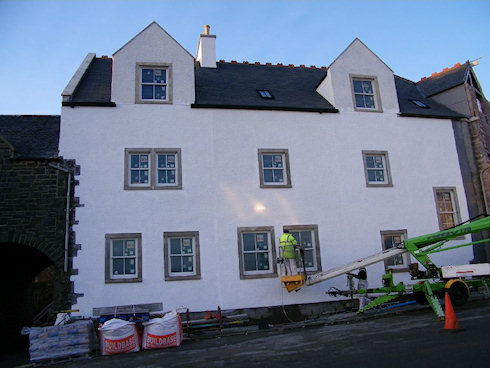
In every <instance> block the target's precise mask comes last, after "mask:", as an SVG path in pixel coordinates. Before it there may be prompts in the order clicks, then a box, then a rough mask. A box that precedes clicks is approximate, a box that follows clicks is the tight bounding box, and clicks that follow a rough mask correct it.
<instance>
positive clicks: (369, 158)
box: [366, 156, 374, 169]
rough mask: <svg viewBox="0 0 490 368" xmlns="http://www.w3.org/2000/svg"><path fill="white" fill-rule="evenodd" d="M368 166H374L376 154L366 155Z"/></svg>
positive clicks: (369, 167) (370, 167)
mask: <svg viewBox="0 0 490 368" xmlns="http://www.w3.org/2000/svg"><path fill="white" fill-rule="evenodd" d="M366 166H367V168H368V169H372V168H374V156H366Z"/></svg>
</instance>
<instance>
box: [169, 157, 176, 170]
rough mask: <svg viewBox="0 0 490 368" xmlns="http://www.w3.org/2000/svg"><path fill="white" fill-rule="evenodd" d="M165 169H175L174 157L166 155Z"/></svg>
mask: <svg viewBox="0 0 490 368" xmlns="http://www.w3.org/2000/svg"><path fill="white" fill-rule="evenodd" d="M167 167H170V168H172V169H173V168H175V155H167Z"/></svg>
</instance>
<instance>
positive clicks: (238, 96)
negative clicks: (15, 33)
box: [63, 57, 466, 119]
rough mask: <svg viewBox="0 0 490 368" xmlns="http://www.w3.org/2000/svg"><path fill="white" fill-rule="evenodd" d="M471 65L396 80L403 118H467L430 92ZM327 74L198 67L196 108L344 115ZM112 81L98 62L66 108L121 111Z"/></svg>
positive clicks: (108, 65) (106, 64)
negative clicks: (327, 93) (327, 89)
mask: <svg viewBox="0 0 490 368" xmlns="http://www.w3.org/2000/svg"><path fill="white" fill-rule="evenodd" d="M465 65H466V64H465ZM465 65H463V66H462V67H461V68H454V69H455V70H454V71H453V70H451V74H450V77H447V76H445V78H434V77H432V78H430V79H427V80H425V81H420V82H418V83H414V82H412V81H409V80H407V79H404V78H402V77H398V76H395V85H396V90H397V94H398V103H399V106H400V114H401V115H403V116H413V117H433V118H444V119H448V118H450V119H451V118H463V117H464V116H463V115H461V114H459V113H457V112H455V111H453V110H450V109H449V108H447V107H445V106H443V105H441V104H439V103H437V102H435V101H433V100H431V99H430V98H428V97H429V93H438V92H437V91H440V90H441V89H442V88H451V87H449V86H451V85H454V84H455V83H463V82H462V78H463V76H462V74H461V73H462V70H463V71H464V70H465V68H464V66H465ZM327 73H328V70H327V69H326V68H315V67H309V68H308V67H295V66H279V65H271V64H265V65H264V64H249V63H237V62H231V63H227V62H222V61H221V62H219V63H217V67H216V68H201V67H200V66H199V63H197V62H196V65H195V86H196V87H195V88H196V91H195V93H196V94H195V97H196V99H195V103H194V104H193V105H192V107H194V108H226V109H254V110H285V111H311V112H338V110H337V109H336V108H335V106H333V105H332V104H331V103H330V102H328V101H327V100H326V99H324V98H323V97H322V96H321V95H320V94H319V93H318V92H316V88H317V87H318V85H319V84H320V82H321V81H322V80H323V79H324V78H325V77H326V75H327ZM445 75H446V74H445ZM111 79H112V59H110V58H106V57H103V58H94V59H93V61H92V63H91V65H90V66H89V67H88V69H87V71H86V73H85V75H84V76H83V77H82V79H81V80H80V83H79V85H78V86H77V88H76V89H75V91H74V93H73V96H72V98H71V101H69V102H63V105H64V106H115V104H114V103H113V102H111ZM442 81H444V82H442ZM258 90H267V91H269V92H270V93H271V94H272V96H273V98H272V99H266V98H262V97H261V96H260V95H259V93H258ZM410 100H419V101H422V102H423V103H425V104H426V105H427V106H428V108H423V107H419V106H417V105H415V104H414V103H413V102H411V101H410Z"/></svg>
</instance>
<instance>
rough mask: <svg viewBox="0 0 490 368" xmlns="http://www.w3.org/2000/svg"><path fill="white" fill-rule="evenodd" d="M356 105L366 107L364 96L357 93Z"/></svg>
mask: <svg viewBox="0 0 490 368" xmlns="http://www.w3.org/2000/svg"><path fill="white" fill-rule="evenodd" d="M356 107H364V96H363V95H356Z"/></svg>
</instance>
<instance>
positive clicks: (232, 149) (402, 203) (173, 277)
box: [60, 23, 472, 316]
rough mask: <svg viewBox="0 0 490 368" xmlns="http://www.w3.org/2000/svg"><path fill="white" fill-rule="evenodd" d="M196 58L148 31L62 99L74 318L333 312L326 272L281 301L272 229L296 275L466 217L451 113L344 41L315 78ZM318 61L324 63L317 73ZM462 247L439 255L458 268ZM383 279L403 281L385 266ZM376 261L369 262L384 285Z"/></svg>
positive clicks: (95, 62) (83, 70)
mask: <svg viewBox="0 0 490 368" xmlns="http://www.w3.org/2000/svg"><path fill="white" fill-rule="evenodd" d="M215 42H216V36H213V35H209V34H208V32H206V34H203V35H201V36H200V38H199V44H198V51H197V56H196V58H194V57H193V56H192V55H191V54H189V52H187V51H186V50H185V49H183V48H182V46H180V45H179V44H178V43H177V42H176V41H175V40H174V39H173V38H172V37H171V36H170V35H169V34H168V33H166V32H165V30H163V29H162V28H161V27H160V26H159V25H158V24H157V23H152V24H150V25H149V26H148V27H147V28H146V29H144V30H143V31H142V32H141V33H139V34H138V35H136V36H135V37H134V38H133V39H132V40H130V41H129V42H128V43H127V44H126V45H124V46H123V47H122V48H121V49H119V50H118V51H117V52H116V53H115V54H114V55H113V57H112V58H105V57H103V58H97V57H95V55H94V54H88V55H87V58H86V59H85V60H84V61H83V63H82V65H81V66H80V68H79V70H78V71H77V72H76V73H75V75H74V77H73V78H72V80H71V81H70V83H69V84H68V86H67V87H66V89H65V91H64V92H63V108H62V113H61V133H60V134H61V136H60V151H61V154H62V155H63V156H64V157H67V158H74V159H76V162H77V164H78V165H80V168H81V174H80V176H79V177H78V178H77V179H78V180H79V186H78V187H77V190H76V195H77V196H78V197H79V198H80V202H81V203H83V205H84V206H83V207H81V208H79V209H77V212H76V218H77V220H78V224H77V225H75V226H74V230H75V232H76V242H77V243H79V244H80V246H81V249H80V250H79V251H78V254H77V257H76V258H74V264H73V268H74V269H76V270H78V272H75V275H73V276H72V281H73V283H74V289H75V292H76V293H78V294H79V297H78V300H77V302H76V304H75V305H74V306H73V307H74V308H78V309H80V314H81V315H84V316H90V315H92V310H93V308H97V307H104V306H115V305H128V304H142V303H153V302H163V305H164V309H165V310H169V309H172V308H175V307H179V306H186V307H188V308H189V309H190V310H191V311H203V310H208V309H216V307H217V306H218V305H219V306H221V308H222V309H237V308H255V307H269V306H278V305H281V304H282V303H284V304H305V303H317V302H326V301H329V300H331V299H330V297H329V296H328V295H327V294H326V293H325V291H327V290H328V288H329V287H330V286H336V287H339V288H345V284H346V280H345V278H344V277H339V278H337V279H334V280H329V281H326V282H324V283H320V284H317V285H313V286H310V287H305V288H302V289H301V290H300V291H299V292H296V293H291V294H288V293H287V292H285V290H284V289H283V288H281V283H280V274H279V270H278V266H277V264H276V258H277V256H278V238H279V237H280V235H281V234H282V231H283V229H290V230H292V232H293V234H294V235H295V236H296V237H297V238H298V240H299V241H301V243H302V245H303V246H304V247H305V248H306V254H307V271H308V272H309V273H314V272H318V271H321V270H326V269H329V268H332V267H336V266H339V265H342V264H345V263H348V262H350V261H353V260H356V259H357V258H359V257H364V256H366V255H371V254H374V253H377V252H380V251H381V250H382V249H383V248H384V247H390V246H392V244H393V242H396V241H399V240H400V239H403V238H404V237H407V236H408V237H413V236H418V235H422V234H426V233H430V232H434V231H437V230H438V229H439V228H440V227H443V226H446V227H447V226H449V225H451V224H452V223H453V222H454V223H457V222H460V221H461V220H466V219H467V218H468V215H467V206H466V201H465V197H464V190H463V184H462V179H461V173H460V167H459V164H458V157H457V152H456V146H455V139H454V135H453V130H452V125H451V124H452V119H458V118H461V117H462V116H461V115H460V114H458V113H455V112H454V111H451V110H449V109H448V108H446V107H444V106H442V105H440V104H438V103H436V102H434V101H432V100H430V99H425V98H424V97H423V96H422V94H421V93H420V92H419V91H418V89H417V88H416V86H415V84H414V83H413V82H410V81H408V80H405V79H403V78H400V77H398V76H395V75H394V74H393V71H392V70H391V69H390V68H389V67H388V66H387V65H386V64H385V63H384V62H383V61H382V60H380V59H379V58H378V57H377V56H376V55H375V54H374V53H373V52H372V51H371V50H369V49H368V48H367V47H366V46H365V45H364V44H363V43H362V42H361V41H360V40H358V39H355V40H354V41H353V42H352V43H351V44H350V45H349V46H348V47H347V48H346V50H345V51H344V52H343V53H342V54H341V55H339V56H338V57H337V59H336V60H335V61H333V63H331V65H330V66H329V67H328V68H315V67H304V66H300V67H293V66H282V65H270V64H265V65H264V64H248V63H236V62H230V63H226V62H222V61H220V62H216V55H215ZM326 62H328V61H326ZM471 258H472V250H471V249H470V248H469V247H467V248H462V249H459V250H457V251H453V252H446V253H442V254H441V256H440V257H434V260H435V261H436V262H438V263H441V264H462V263H467V262H468V261H469V260H470V259H471ZM389 263H390V262H388V263H387V264H386V266H390V267H393V268H395V269H396V271H397V272H396V275H395V279H396V280H401V279H403V280H409V277H408V272H407V267H408V263H410V260H409V259H406V258H405V259H399V260H397V262H392V263H398V264H396V265H390V264H389ZM384 269H385V264H383V263H380V264H376V265H373V266H370V267H368V274H369V280H370V286H380V285H381V274H382V273H383V272H384Z"/></svg>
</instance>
